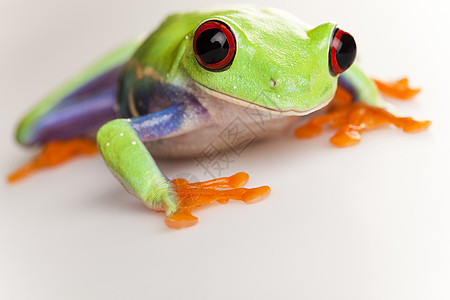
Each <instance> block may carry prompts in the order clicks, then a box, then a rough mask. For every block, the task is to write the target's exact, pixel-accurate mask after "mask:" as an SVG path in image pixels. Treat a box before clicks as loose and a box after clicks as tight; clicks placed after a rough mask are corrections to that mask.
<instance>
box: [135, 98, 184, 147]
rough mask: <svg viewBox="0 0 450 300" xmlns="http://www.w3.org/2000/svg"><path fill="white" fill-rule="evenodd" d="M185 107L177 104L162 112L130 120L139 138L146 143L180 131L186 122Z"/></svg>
mask: <svg viewBox="0 0 450 300" xmlns="http://www.w3.org/2000/svg"><path fill="white" fill-rule="evenodd" d="M184 111H185V105H183V104H176V105H173V106H170V107H168V108H166V109H163V110H161V111H158V112H155V113H151V114H147V115H144V116H141V117H137V118H132V119H130V125H131V127H133V129H134V130H135V131H136V132H137V134H138V136H139V138H140V139H141V140H142V141H144V142H146V141H151V140H155V139H158V138H161V137H164V136H167V135H169V134H171V133H173V132H175V131H176V130H177V129H179V128H180V127H181V125H182V123H183V120H184V116H183V114H184Z"/></svg>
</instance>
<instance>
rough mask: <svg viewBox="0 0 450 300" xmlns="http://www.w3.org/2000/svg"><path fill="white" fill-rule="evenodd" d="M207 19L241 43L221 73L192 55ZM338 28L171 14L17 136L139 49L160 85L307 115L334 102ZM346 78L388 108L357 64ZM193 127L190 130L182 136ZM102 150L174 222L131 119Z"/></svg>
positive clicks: (113, 127) (247, 16) (103, 139)
mask: <svg viewBox="0 0 450 300" xmlns="http://www.w3.org/2000/svg"><path fill="white" fill-rule="evenodd" d="M208 19H217V20H222V21H224V22H226V23H227V24H228V25H229V26H230V27H231V29H232V31H233V32H234V34H235V37H236V44H237V52H236V56H235V58H234V61H233V63H232V65H231V67H230V68H229V69H228V70H226V71H223V72H211V71H208V70H206V69H204V68H203V67H201V66H200V64H199V63H198V62H197V60H196V58H195V55H194V51H193V46H192V45H193V37H194V33H195V30H196V28H197V27H198V26H199V24H201V23H202V22H203V21H205V20H208ZM335 26H336V25H335V24H332V23H325V24H322V25H320V26H318V27H315V28H312V27H310V26H308V25H306V24H304V23H302V22H301V21H299V20H298V19H296V18H295V17H293V16H292V15H290V14H288V13H286V12H283V11H280V10H276V9H266V8H255V7H244V8H239V9H232V10H217V11H199V12H192V13H185V14H175V15H172V16H169V17H168V18H167V19H166V20H165V21H164V22H163V23H162V24H161V26H160V27H159V28H158V29H157V30H156V31H154V32H153V33H152V34H151V35H150V36H149V37H148V38H147V39H146V40H145V41H144V42H143V43H142V44H138V43H132V44H130V45H127V46H125V47H123V48H121V49H119V50H118V51H116V52H115V53H113V54H111V55H109V56H107V57H106V58H104V59H103V60H102V61H101V62H99V63H97V64H94V65H93V66H92V67H91V68H89V69H88V70H87V71H86V72H85V73H84V74H83V75H80V76H79V77H77V78H75V79H74V80H72V81H70V82H69V83H67V84H66V85H65V86H64V87H62V88H61V89H59V90H58V91H57V92H56V93H54V94H52V95H50V96H49V97H48V98H47V99H44V101H43V102H42V103H41V104H40V105H38V107H36V108H35V110H34V111H32V112H31V113H30V114H29V115H28V116H27V117H26V118H25V119H24V120H23V121H22V123H21V125H20V127H19V129H18V133H17V138H18V140H19V141H21V139H23V136H24V135H25V134H26V132H27V130H26V129H27V128H28V127H32V126H33V122H34V120H36V119H38V118H40V117H41V116H42V115H43V114H45V111H46V110H47V108H48V107H49V106H51V105H52V103H53V102H55V101H56V98H58V97H60V96H61V95H64V94H68V93H69V92H71V91H72V90H74V89H75V88H76V87H78V86H80V85H81V83H83V82H86V81H88V80H90V79H92V77H93V76H94V75H95V74H99V73H101V72H103V71H104V70H106V69H107V67H108V66H110V65H114V64H116V62H117V60H118V57H130V56H131V55H130V53H132V52H134V51H135V49H136V47H137V46H139V47H138V48H137V50H136V51H135V52H134V55H133V56H132V58H131V61H133V62H136V63H137V64H138V65H139V66H140V68H142V69H147V70H151V73H152V75H151V77H152V78H153V79H155V80H157V81H159V82H161V83H165V84H170V85H172V86H177V87H179V88H182V89H183V88H185V87H187V86H188V85H189V84H192V83H194V84H195V85H196V86H197V87H198V88H200V89H202V90H203V91H205V92H206V93H207V94H210V95H211V96H212V97H213V96H214V97H216V98H220V99H222V100H224V101H227V102H230V103H234V104H238V105H243V106H244V105H245V106H248V105H251V106H252V107H254V108H256V109H259V108H262V109H266V110H269V111H274V112H276V113H278V114H281V115H286V116H287V115H298V116H301V115H306V114H308V113H310V112H313V111H315V110H317V109H319V108H321V107H323V106H325V105H326V104H328V102H329V100H331V99H332V97H333V96H334V94H335V91H336V88H337V84H338V83H337V79H338V76H332V75H331V74H330V71H329V64H328V51H329V43H330V37H331V35H332V32H333V30H334V28H335ZM281 33H282V34H281ZM280 37H281V38H280ZM119 60H120V59H119ZM340 76H346V79H348V81H350V82H351V83H352V85H353V86H355V88H356V89H357V90H358V91H363V93H361V95H362V96H361V97H360V99H358V100H360V101H364V102H366V103H369V104H371V105H376V106H384V102H383V101H382V100H381V99H380V97H379V96H378V94H377V90H376V88H375V86H374V85H373V83H372V82H371V81H370V80H369V79H368V78H367V77H366V76H365V75H364V73H363V72H362V71H361V70H360V69H359V68H358V67H356V66H354V65H353V66H352V67H351V68H350V69H348V70H347V71H346V72H344V73H343V74H342V75H340ZM274 82H276V85H274ZM261 91H262V92H264V93H265V95H266V96H267V97H265V98H264V99H261V98H258V97H255V94H257V93H258V92H261ZM55 94H56V95H55ZM192 129H193V128H184V129H182V130H181V131H179V132H177V134H179V135H180V134H183V133H187V132H189V131H191V130H192ZM97 144H98V147H99V149H100V151H101V153H102V155H103V158H104V160H105V162H106V163H107V165H108V166H109V168H110V169H111V171H112V172H113V174H114V175H115V176H116V178H118V180H119V181H120V182H121V183H122V184H123V185H124V186H125V188H126V189H127V190H128V191H129V192H130V193H132V194H134V195H136V196H137V197H139V198H140V199H142V200H143V201H144V203H146V204H147V205H148V206H149V207H151V208H152V209H155V210H163V211H165V213H166V215H168V216H170V215H172V214H174V213H175V211H176V208H177V198H176V194H175V193H174V192H173V189H172V186H171V183H170V181H168V180H167V178H166V177H165V176H164V174H163V173H162V172H161V171H160V170H159V168H158V167H157V165H156V164H155V162H154V160H153V158H152V156H151V155H150V153H149V152H148V150H147V148H146V146H145V145H144V143H143V142H142V141H141V140H140V138H139V136H138V134H137V133H136V131H135V130H134V129H133V128H132V126H131V125H130V121H129V120H127V119H117V120H114V121H111V122H109V123H107V124H105V125H104V126H103V127H102V128H101V129H100V130H99V131H98V134H97Z"/></svg>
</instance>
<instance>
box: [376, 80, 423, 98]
mask: <svg viewBox="0 0 450 300" xmlns="http://www.w3.org/2000/svg"><path fill="white" fill-rule="evenodd" d="M373 81H374V82H375V84H376V85H377V87H378V90H379V91H380V92H382V93H383V94H386V95H388V96H391V97H394V98H397V99H401V100H408V99H411V98H412V97H414V96H415V95H417V93H419V92H420V89H412V88H410V87H409V82H408V78H402V79H400V80H397V81H392V82H382V81H379V80H376V79H374V80H373Z"/></svg>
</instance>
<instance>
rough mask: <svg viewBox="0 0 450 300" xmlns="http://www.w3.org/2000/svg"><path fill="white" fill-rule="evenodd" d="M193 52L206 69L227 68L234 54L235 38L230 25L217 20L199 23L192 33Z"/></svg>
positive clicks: (220, 69) (221, 69)
mask: <svg viewBox="0 0 450 300" xmlns="http://www.w3.org/2000/svg"><path fill="white" fill-rule="evenodd" d="M194 53H195V57H196V58H197V61H198V63H199V64H200V65H201V66H202V67H203V68H205V69H206V70H209V71H224V70H226V69H228V68H229V67H230V66H231V63H232V62H233V59H234V56H235V54H236V39H235V37H234V34H233V32H232V31H231V29H230V27H229V26H228V25H227V24H225V23H224V22H222V21H219V20H208V21H206V22H204V23H202V24H200V26H198V28H197V30H196V31H195V35H194Z"/></svg>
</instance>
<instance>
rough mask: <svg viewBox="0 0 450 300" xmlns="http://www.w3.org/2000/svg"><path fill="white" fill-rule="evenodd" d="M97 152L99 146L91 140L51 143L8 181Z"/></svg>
mask: <svg viewBox="0 0 450 300" xmlns="http://www.w3.org/2000/svg"><path fill="white" fill-rule="evenodd" d="M97 152H98V149H97V144H96V143H95V142H94V141H93V140H90V139H84V138H78V139H72V140H67V141H54V142H49V143H47V144H45V146H44V148H43V149H42V151H41V153H39V154H38V156H37V157H35V158H34V159H33V160H32V161H31V162H29V163H27V164H25V165H23V166H22V167H20V168H19V169H17V170H16V171H14V172H13V173H11V174H10V175H9V176H8V181H9V182H16V181H19V180H21V179H23V178H25V177H26V176H28V175H30V174H32V173H34V172H36V171H38V170H40V169H44V168H47V167H54V166H57V165H59V164H62V163H64V162H66V161H68V160H69V159H71V158H73V157H75V156H78V155H90V154H94V153H97Z"/></svg>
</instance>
